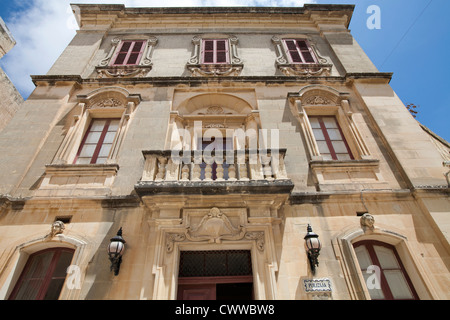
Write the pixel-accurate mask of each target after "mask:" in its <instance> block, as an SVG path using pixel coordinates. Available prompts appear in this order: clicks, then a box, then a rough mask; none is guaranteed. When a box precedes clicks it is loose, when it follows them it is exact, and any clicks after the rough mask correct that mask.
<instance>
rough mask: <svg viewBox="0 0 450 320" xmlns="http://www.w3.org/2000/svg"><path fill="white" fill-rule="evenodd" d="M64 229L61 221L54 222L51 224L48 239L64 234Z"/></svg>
mask: <svg viewBox="0 0 450 320" xmlns="http://www.w3.org/2000/svg"><path fill="white" fill-rule="evenodd" d="M65 228H66V227H65V226H64V223H63V222H62V221H59V220H58V221H55V222H53V223H52V227H51V229H50V234H49V238H53V237H54V236H56V235H57V234H61V233H63V232H64V229H65Z"/></svg>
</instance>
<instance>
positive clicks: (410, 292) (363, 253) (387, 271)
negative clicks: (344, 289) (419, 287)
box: [353, 240, 418, 300]
mask: <svg viewBox="0 0 450 320" xmlns="http://www.w3.org/2000/svg"><path fill="white" fill-rule="evenodd" d="M353 247H354V250H355V254H356V257H357V259H358V263H359V267H360V268H361V272H362V274H363V277H364V280H365V282H366V286H367V288H368V290H369V294H370V297H371V299H372V300H417V299H418V296H417V293H416V291H415V289H414V287H413V285H412V282H411V280H410V278H409V276H408V274H407V273H406V271H405V268H404V267H403V264H402V261H401V260H400V258H399V255H398V253H397V251H396V250H395V247H394V246H392V245H389V244H387V243H384V242H379V241H373V240H366V241H360V242H357V243H355V244H354V245H353ZM369 277H370V278H371V279H369ZM373 277H376V279H375V278H373Z"/></svg>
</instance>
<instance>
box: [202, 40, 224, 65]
mask: <svg viewBox="0 0 450 320" xmlns="http://www.w3.org/2000/svg"><path fill="white" fill-rule="evenodd" d="M202 61H203V63H228V62H229V55H228V40H227V39H204V40H203V41H202Z"/></svg>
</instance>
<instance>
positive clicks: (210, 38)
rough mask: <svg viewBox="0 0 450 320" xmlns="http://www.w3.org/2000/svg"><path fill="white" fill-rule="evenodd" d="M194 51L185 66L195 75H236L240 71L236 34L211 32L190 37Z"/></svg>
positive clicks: (240, 61) (240, 60) (240, 63)
mask: <svg viewBox="0 0 450 320" xmlns="http://www.w3.org/2000/svg"><path fill="white" fill-rule="evenodd" d="M192 43H193V45H194V51H193V53H192V56H191V58H190V59H189V61H188V63H187V68H188V70H189V71H191V73H192V74H193V75H195V76H236V75H239V73H240V72H241V71H242V68H243V64H242V59H241V58H239V56H238V52H237V44H238V38H237V37H236V36H230V35H223V34H211V35H203V36H195V37H194V38H193V39H192Z"/></svg>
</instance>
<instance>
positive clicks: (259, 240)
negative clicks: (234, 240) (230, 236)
mask: <svg viewBox="0 0 450 320" xmlns="http://www.w3.org/2000/svg"><path fill="white" fill-rule="evenodd" d="M245 239H247V240H256V247H257V248H258V250H259V251H264V245H265V241H264V232H262V231H258V232H247V233H246V234H245Z"/></svg>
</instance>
